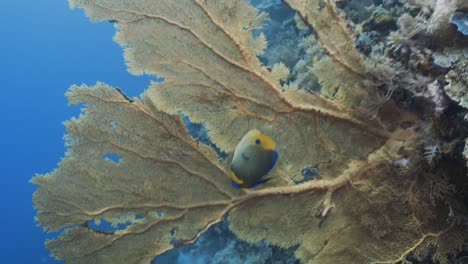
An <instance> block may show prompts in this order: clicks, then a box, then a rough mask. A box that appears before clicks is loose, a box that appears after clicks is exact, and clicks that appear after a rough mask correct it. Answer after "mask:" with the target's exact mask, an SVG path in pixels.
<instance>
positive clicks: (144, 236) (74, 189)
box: [32, 0, 448, 263]
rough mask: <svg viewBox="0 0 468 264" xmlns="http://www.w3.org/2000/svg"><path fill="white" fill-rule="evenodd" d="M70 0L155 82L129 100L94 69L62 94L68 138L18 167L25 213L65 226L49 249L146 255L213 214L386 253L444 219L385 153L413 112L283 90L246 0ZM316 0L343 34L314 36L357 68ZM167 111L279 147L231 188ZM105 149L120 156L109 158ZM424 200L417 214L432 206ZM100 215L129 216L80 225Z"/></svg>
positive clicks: (357, 257) (328, 256)
mask: <svg viewBox="0 0 468 264" xmlns="http://www.w3.org/2000/svg"><path fill="white" fill-rule="evenodd" d="M288 2H290V4H291V6H292V7H295V5H294V4H297V5H298V6H299V7H300V6H303V5H305V4H306V3H313V4H314V5H317V3H316V2H317V1H312V2H310V1H288ZM71 4H72V6H77V7H83V8H84V9H85V10H86V11H87V13H88V15H89V16H90V17H91V19H93V20H96V21H101V20H115V21H117V23H116V25H117V27H118V29H119V33H118V34H117V36H116V37H115V39H116V40H117V41H118V42H119V43H120V44H121V45H122V46H123V47H125V58H126V60H127V63H128V66H129V70H130V71H131V72H132V73H134V74H143V73H148V74H157V75H159V76H162V77H164V78H165V82H164V83H162V84H159V83H153V84H152V86H151V87H150V88H149V89H148V90H147V91H146V92H145V93H144V94H143V95H142V100H141V101H140V100H139V99H136V98H134V99H130V98H128V97H126V96H125V95H123V94H122V92H120V90H118V89H115V88H112V87H109V86H107V85H105V84H102V83H98V84H97V85H96V86H95V87H92V88H90V87H87V86H82V87H76V86H74V87H72V88H71V89H70V91H69V92H68V93H67V97H68V99H69V101H70V103H72V104H80V103H84V104H85V105H86V108H85V111H84V112H83V114H82V115H81V116H80V117H79V118H78V119H72V120H71V121H69V122H67V123H66V127H67V131H68V136H67V144H68V146H69V147H70V149H69V150H68V151H67V154H66V157H65V158H64V159H63V160H62V161H61V162H60V164H59V168H58V169H56V170H54V171H53V172H51V173H50V174H47V175H40V176H36V177H35V178H34V179H33V180H32V182H33V183H34V184H36V185H37V187H38V190H37V192H36V193H35V194H34V204H35V206H36V209H37V210H38V216H37V221H38V222H39V224H40V225H42V226H43V227H44V228H45V229H47V230H52V231H58V230H61V229H62V228H68V229H66V230H65V231H63V232H62V233H61V235H60V237H59V238H58V239H57V240H50V241H48V242H47V247H48V249H49V250H50V251H51V252H52V254H53V255H54V256H56V257H57V258H58V259H61V260H64V261H65V262H66V263H150V262H151V261H152V259H153V258H154V257H155V256H157V255H160V254H162V253H163V252H166V251H167V250H170V249H172V248H174V247H177V246H180V245H184V244H190V243H193V242H195V241H196V240H197V239H198V238H199V237H200V236H201V235H202V234H203V233H204V232H205V231H206V230H208V229H209V228H210V227H211V226H213V225H214V224H216V223H218V222H220V221H222V220H223V219H224V217H225V216H228V221H229V222H230V227H231V229H232V230H233V231H234V232H235V233H236V234H237V235H238V236H239V238H240V239H244V240H247V241H259V240H262V239H266V240H268V241H270V242H272V243H274V244H277V245H280V246H282V247H288V246H292V245H299V247H298V250H297V251H296V256H297V257H298V258H300V259H302V261H303V262H304V263H358V262H359V263H370V262H376V263H378V262H381V263H391V262H397V261H399V260H402V259H404V258H406V256H407V255H408V254H410V253H412V252H413V251H415V250H417V249H419V247H420V245H423V244H424V243H428V241H429V240H430V239H431V238H438V237H440V236H441V235H442V234H445V233H444V232H445V231H447V230H448V229H447V227H445V226H443V225H441V227H440V228H438V229H437V230H433V229H430V228H426V227H425V226H424V224H425V223H426V222H425V221H427V220H428V216H425V215H419V214H418V212H419V211H416V208H417V206H418V205H417V204H415V203H412V202H408V201H413V200H414V199H413V198H414V197H415V196H413V187H414V184H415V182H416V180H415V177H416V176H415V173H406V171H405V170H403V169H399V168H396V167H394V166H393V165H392V161H393V160H394V159H397V158H401V157H400V154H401V152H404V151H411V148H412V147H414V144H415V143H414V142H415V137H416V136H417V133H416V132H415V131H414V130H413V129H412V128H413V127H414V125H415V122H417V118H416V117H415V116H413V115H411V114H409V113H407V112H405V111H402V110H399V109H398V108H397V107H396V106H395V105H394V104H392V103H389V104H387V105H385V106H384V108H385V109H384V110H385V111H381V112H380V113H379V114H378V115H377V117H376V118H375V119H373V120H369V119H367V118H364V117H362V116H361V115H360V114H358V113H356V112H355V111H354V110H353V108H352V107H351V106H352V105H353V104H354V103H349V106H348V105H346V104H341V103H337V101H336V100H329V99H325V98H323V97H321V96H319V95H314V94H305V93H302V92H300V91H298V90H294V89H290V90H287V91H284V92H283V91H282V87H281V86H280V84H279V79H282V78H284V77H285V75H286V73H287V69H286V68H285V67H283V66H281V65H280V64H279V65H278V66H276V70H274V71H273V72H270V71H269V70H267V69H266V68H264V67H262V66H261V65H260V63H259V61H258V59H257V57H256V54H259V53H260V52H261V50H262V47H264V43H265V41H264V40H261V39H260V40H256V39H254V38H253V37H252V34H251V30H252V29H256V28H258V27H259V25H260V22H261V20H263V19H265V18H266V15H265V14H258V13H257V11H256V10H255V9H254V8H253V7H251V6H250V5H249V4H248V3H247V2H246V1H243V0H235V1H220V0H212V1H210V0H196V1H195V0H177V1H176V0H159V1H154V0H142V1H136V2H133V1H129V0H94V1H88V0H74V1H71ZM330 8H332V7H328V6H327V5H326V10H328V11H327V12H324V13H320V14H318V15H321V14H324V15H325V17H328V18H329V19H330V21H329V22H331V24H332V25H333V26H332V27H331V28H332V29H333V28H335V27H340V28H341V29H342V30H343V32H345V33H343V34H344V35H347V36H344V35H343V36H341V37H343V38H345V39H344V41H345V42H344V45H336V43H334V42H333V41H332V40H333V39H334V37H333V38H331V37H327V36H328V35H327V34H328V33H327V32H328V31H329V29H330V28H324V29H323V32H321V31H320V30H321V29H320V28H316V30H317V31H320V32H317V35H318V36H319V38H320V39H321V41H322V43H323V44H322V45H323V46H324V47H325V48H326V49H327V51H328V52H329V53H330V55H331V57H330V59H331V60H333V61H336V62H337V63H338V64H340V65H342V67H343V68H345V69H347V71H349V72H351V74H352V75H353V78H356V77H355V76H359V75H360V74H361V73H362V72H363V64H361V59H362V58H360V57H359V56H357V57H355V56H354V55H352V57H348V56H347V55H346V52H347V51H349V50H350V49H349V45H350V44H351V43H350V41H352V38H350V35H349V34H348V33H350V31H349V29H345V28H343V24H342V23H343V20H342V19H341V18H340V17H339V16H335V15H333V14H334V13H333V12H334V11H333V10H332V9H330ZM298 10H299V11H301V9H299V8H298ZM332 11H333V12H332ZM317 19H318V20H320V19H324V18H320V17H317ZM337 19H338V20H339V21H337ZM317 25H321V24H317ZM340 34H341V33H340ZM341 37H337V38H339V39H340V40H341ZM260 38H262V37H260ZM348 68H349V69H348ZM350 94H351V93H350ZM348 98H351V97H347V96H344V97H343V99H342V101H347V100H348ZM180 113H183V114H185V115H188V116H189V117H190V118H191V119H192V120H193V121H201V122H204V123H205V124H206V125H207V127H208V128H209V130H210V136H211V138H212V140H213V141H214V143H216V144H217V145H218V146H220V147H221V148H222V149H223V150H225V151H232V150H233V149H234V147H235V145H236V144H237V142H238V140H239V139H240V138H241V137H242V135H243V134H244V132H245V131H247V130H249V129H252V128H259V129H262V130H265V131H268V133H269V134H272V135H273V136H274V137H275V138H276V139H277V141H278V146H279V153H280V161H279V164H278V165H277V169H276V170H275V172H274V173H273V177H274V180H273V181H272V183H271V184H270V182H269V185H268V186H266V187H264V188H261V189H257V190H237V189H234V188H233V187H232V186H231V185H230V180H229V178H228V176H227V172H226V170H225V164H220V163H219V161H218V158H217V156H216V154H215V153H214V151H212V150H211V149H210V148H209V147H207V146H205V145H203V144H199V143H198V142H196V141H195V140H194V139H192V138H191V137H190V135H189V134H188V133H187V131H186V129H185V127H184V124H183V122H182V120H181V118H180V117H179V114H180ZM107 154H116V155H119V156H120V157H121V160H120V162H113V161H111V160H110V159H107V158H106V155H107ZM310 165H320V174H321V175H322V176H323V179H322V180H316V181H309V182H306V183H302V184H299V185H294V183H293V181H292V178H296V179H297V178H298V177H301V175H300V171H301V169H302V168H303V167H305V166H310ZM428 206H429V207H427V208H426V209H427V210H424V212H426V211H430V212H432V211H434V214H437V213H438V211H437V210H436V209H434V208H431V207H430V205H428ZM431 210H432V211H431ZM137 216H138V217H137ZM100 220H106V221H108V222H111V223H114V224H118V223H122V222H123V221H130V223H131V224H130V225H129V226H128V227H127V228H125V229H123V230H118V231H114V232H102V231H97V230H93V229H92V228H89V224H88V223H89V221H100Z"/></svg>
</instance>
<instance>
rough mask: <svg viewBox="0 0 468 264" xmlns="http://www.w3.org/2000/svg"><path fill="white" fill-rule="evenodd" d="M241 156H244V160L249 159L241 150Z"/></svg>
mask: <svg viewBox="0 0 468 264" xmlns="http://www.w3.org/2000/svg"><path fill="white" fill-rule="evenodd" d="M242 158H244V160H249V159H250V157H248V156H246V155H245V154H244V152H242Z"/></svg>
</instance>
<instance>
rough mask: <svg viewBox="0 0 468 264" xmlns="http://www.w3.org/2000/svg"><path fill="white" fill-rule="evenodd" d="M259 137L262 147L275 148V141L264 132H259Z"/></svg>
mask: <svg viewBox="0 0 468 264" xmlns="http://www.w3.org/2000/svg"><path fill="white" fill-rule="evenodd" d="M259 138H260V142H261V144H262V147H263V148H264V149H266V150H274V149H275V148H276V143H275V141H274V140H273V139H272V138H271V137H269V136H267V135H265V134H260V137H259Z"/></svg>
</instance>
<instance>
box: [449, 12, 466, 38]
mask: <svg viewBox="0 0 468 264" xmlns="http://www.w3.org/2000/svg"><path fill="white" fill-rule="evenodd" d="M450 23H452V24H454V25H456V26H457V30H458V31H460V32H461V33H462V34H463V35H465V36H468V12H467V11H461V10H457V11H455V12H453V14H452V17H451V18H450Z"/></svg>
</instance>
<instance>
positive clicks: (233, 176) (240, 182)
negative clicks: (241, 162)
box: [229, 171, 244, 184]
mask: <svg viewBox="0 0 468 264" xmlns="http://www.w3.org/2000/svg"><path fill="white" fill-rule="evenodd" d="M229 175H230V176H231V179H232V180H233V181H235V182H236V183H237V184H243V183H244V181H243V180H241V179H239V178H237V176H236V174H235V173H234V172H233V171H231V173H229Z"/></svg>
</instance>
